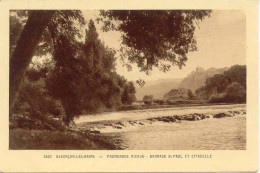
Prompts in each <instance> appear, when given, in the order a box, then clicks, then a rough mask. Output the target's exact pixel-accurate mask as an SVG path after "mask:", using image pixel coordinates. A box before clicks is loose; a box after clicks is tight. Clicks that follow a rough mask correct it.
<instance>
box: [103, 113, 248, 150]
mask: <svg viewBox="0 0 260 173" xmlns="http://www.w3.org/2000/svg"><path fill="white" fill-rule="evenodd" d="M107 135H108V136H111V137H112V140H114V141H115V143H118V145H119V146H121V147H123V148H125V149H132V150H245V149H246V116H245V115H238V116H235V117H231V118H221V119H215V118H214V119H213V118H212V119H205V120H202V121H192V122H191V121H184V122H182V123H171V124H169V123H160V124H159V123H158V124H157V125H152V126H143V127H140V128H139V129H138V130H135V131H127V132H121V133H108V134H107Z"/></svg>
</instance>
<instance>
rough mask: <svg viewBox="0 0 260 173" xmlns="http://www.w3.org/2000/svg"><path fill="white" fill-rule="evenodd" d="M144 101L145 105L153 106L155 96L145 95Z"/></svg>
mask: <svg viewBox="0 0 260 173" xmlns="http://www.w3.org/2000/svg"><path fill="white" fill-rule="evenodd" d="M143 101H144V103H145V104H152V102H153V95H145V96H144V97H143Z"/></svg>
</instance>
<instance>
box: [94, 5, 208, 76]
mask: <svg viewBox="0 0 260 173" xmlns="http://www.w3.org/2000/svg"><path fill="white" fill-rule="evenodd" d="M100 14H101V15H102V16H103V18H99V21H103V23H104V26H103V29H104V31H108V30H117V31H122V33H123V35H122V49H121V52H122V59H128V60H129V62H130V63H137V65H138V67H140V69H141V70H142V71H146V72H149V71H150V70H152V67H153V66H155V67H159V68H160V69H161V70H163V71H168V70H169V69H170V64H169V63H167V62H170V63H171V64H172V65H177V66H179V68H181V67H182V66H183V65H185V62H186V61H187V56H186V55H187V53H188V52H189V51H195V50H197V47H196V40H195V36H194V31H195V28H196V27H195V24H198V21H201V20H203V19H204V18H205V17H208V16H210V11H209V10H109V11H101V12H100ZM114 21H116V22H114Z"/></svg>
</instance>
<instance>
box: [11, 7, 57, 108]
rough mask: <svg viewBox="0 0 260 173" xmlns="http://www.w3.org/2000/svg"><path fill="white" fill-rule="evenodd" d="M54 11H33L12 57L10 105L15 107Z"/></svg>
mask: <svg viewBox="0 0 260 173" xmlns="http://www.w3.org/2000/svg"><path fill="white" fill-rule="evenodd" d="M53 14H54V11H32V12H31V13H30V15H29V18H28V21H27V23H26V25H25V27H24V29H23V31H22V33H21V35H20V38H19V40H18V41H17V45H16V48H15V50H14V52H13V54H12V56H11V58H10V79H9V80H10V81H9V85H10V106H11V108H12V107H13V104H14V101H15V98H16V96H17V92H18V90H19V87H20V84H21V81H22V79H23V78H24V75H25V72H26V69H27V68H28V66H29V64H30V62H31V59H32V57H33V54H34V52H35V50H36V47H37V45H38V43H39V41H40V39H41V36H42V33H43V31H44V29H45V28H46V26H47V24H48V23H49V21H50V20H51V18H52V16H53Z"/></svg>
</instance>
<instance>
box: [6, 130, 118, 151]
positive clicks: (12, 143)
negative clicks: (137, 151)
mask: <svg viewBox="0 0 260 173" xmlns="http://www.w3.org/2000/svg"><path fill="white" fill-rule="evenodd" d="M9 132H10V135H9V149H11V150H30V149H31V150H115V149H120V148H118V147H116V146H114V145H113V144H111V143H108V142H107V141H108V140H106V139H105V138H103V137H102V136H97V135H90V134H84V133H83V132H76V131H49V130H26V129H21V128H19V129H18V128H17V129H10V131H9Z"/></svg>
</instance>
